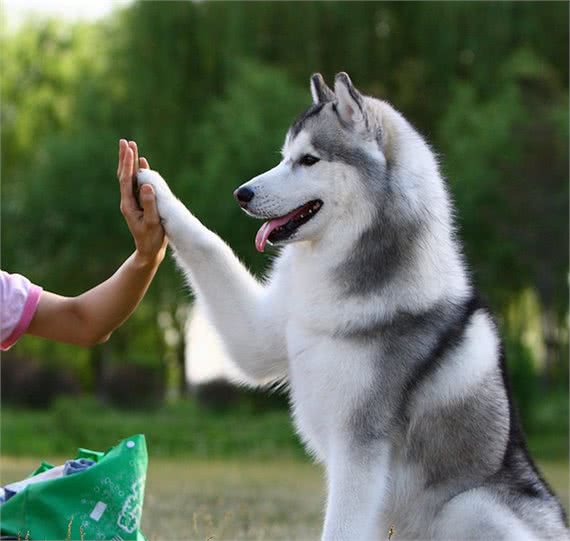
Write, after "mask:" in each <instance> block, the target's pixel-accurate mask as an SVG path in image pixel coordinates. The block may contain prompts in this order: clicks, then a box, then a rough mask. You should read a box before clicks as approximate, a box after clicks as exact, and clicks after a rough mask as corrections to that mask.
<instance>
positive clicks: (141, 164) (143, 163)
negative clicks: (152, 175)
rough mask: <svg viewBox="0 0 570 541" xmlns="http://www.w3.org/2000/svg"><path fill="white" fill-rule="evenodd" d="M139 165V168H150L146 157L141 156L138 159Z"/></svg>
mask: <svg viewBox="0 0 570 541" xmlns="http://www.w3.org/2000/svg"><path fill="white" fill-rule="evenodd" d="M139 167H140V168H141V169H150V165H149V164H148V162H147V160H146V158H141V159H140V160H139Z"/></svg>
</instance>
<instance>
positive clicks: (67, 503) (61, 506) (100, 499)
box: [0, 434, 148, 541]
mask: <svg viewBox="0 0 570 541" xmlns="http://www.w3.org/2000/svg"><path fill="white" fill-rule="evenodd" d="M76 458H89V459H91V460H94V461H95V462H96V463H95V464H94V465H93V466H91V467H90V468H88V469H86V470H84V471H82V472H79V473H74V474H72V475H66V476H63V477H58V478H56V479H50V480H45V481H41V482H38V483H35V484H30V485H28V486H26V487H25V488H24V489H23V490H22V491H21V492H18V493H17V494H15V495H14V496H12V497H11V498H10V499H9V500H8V501H7V502H5V503H4V504H2V505H0V513H1V515H0V524H1V530H2V535H5V536H6V535H11V536H16V537H19V538H20V539H26V538H28V539H31V540H35V539H41V540H44V539H46V540H48V539H49V540H53V539H60V540H64V539H67V540H72V539H73V540H76V539H78V540H82V539H91V540H98V539H112V540H115V541H120V540H121V539H124V540H127V539H133V540H141V541H144V536H143V535H142V533H141V532H140V530H139V527H140V521H141V516H142V506H143V498H144V487H145V480H146V469H147V464H148V457H147V451H146V442H145V439H144V436H143V435H142V434H139V435H137V436H132V437H131V438H127V439H125V440H123V441H121V442H120V443H119V444H118V445H117V446H116V447H112V448H111V449H109V450H108V451H107V452H106V453H101V452H97V451H90V450H88V449H79V451H78V453H77V457H76ZM50 468H53V466H51V465H50V464H46V463H43V464H42V465H41V466H40V467H39V468H38V469H37V470H36V471H35V472H34V473H33V474H32V475H36V474H38V473H41V472H43V471H46V470H48V469H50Z"/></svg>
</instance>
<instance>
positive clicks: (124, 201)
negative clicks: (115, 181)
mask: <svg viewBox="0 0 570 541" xmlns="http://www.w3.org/2000/svg"><path fill="white" fill-rule="evenodd" d="M133 162H134V154H133V151H132V149H131V148H129V147H127V148H126V150H125V159H124V167H123V169H122V172H121V177H120V178H119V184H120V189H121V212H122V213H123V214H124V215H125V216H126V215H127V214H128V213H130V212H132V211H133V210H137V205H136V202H135V197H134V195H133V177H132V175H131V171H132V170H133Z"/></svg>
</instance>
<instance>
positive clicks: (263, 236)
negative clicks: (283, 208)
mask: <svg viewBox="0 0 570 541" xmlns="http://www.w3.org/2000/svg"><path fill="white" fill-rule="evenodd" d="M298 212H299V209H297V210H294V211H293V212H290V213H289V214H287V215H286V216H282V217H281V218H275V219H273V220H269V221H267V222H265V223H264V224H263V225H262V226H261V227H260V228H259V231H258V232H257V235H255V247H256V248H257V251H258V252H263V251H264V250H265V244H266V243H267V239H268V238H269V235H271V232H272V231H273V230H274V229H277V228H278V227H281V226H282V225H284V224H286V223H287V222H288V221H289V220H290V219H291V218H293V217H294V216H295V215H296V214H297V213H298Z"/></svg>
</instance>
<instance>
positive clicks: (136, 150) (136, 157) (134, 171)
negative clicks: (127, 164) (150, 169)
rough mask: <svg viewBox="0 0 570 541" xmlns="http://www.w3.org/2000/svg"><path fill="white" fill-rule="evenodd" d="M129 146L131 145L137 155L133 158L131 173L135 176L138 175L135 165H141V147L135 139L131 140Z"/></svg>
mask: <svg viewBox="0 0 570 541" xmlns="http://www.w3.org/2000/svg"><path fill="white" fill-rule="evenodd" d="M129 147H131V149H132V151H133V154H134V156H135V159H134V160H133V165H132V167H133V169H132V172H131V175H132V176H133V177H134V176H135V175H136V172H137V171H136V169H135V167H138V166H139V148H138V146H137V144H136V143H135V141H129Z"/></svg>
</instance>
